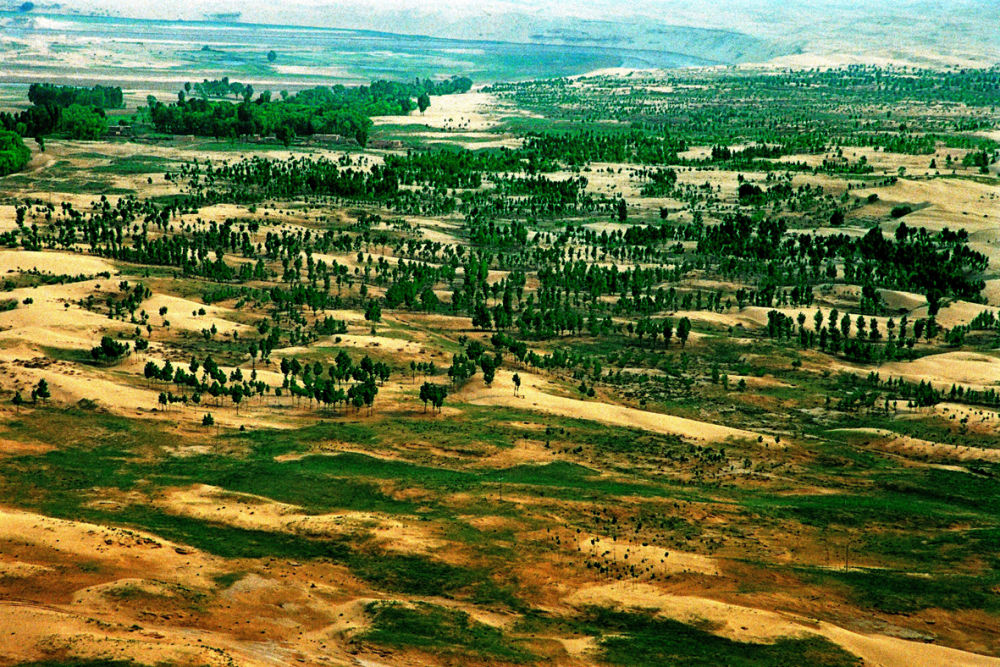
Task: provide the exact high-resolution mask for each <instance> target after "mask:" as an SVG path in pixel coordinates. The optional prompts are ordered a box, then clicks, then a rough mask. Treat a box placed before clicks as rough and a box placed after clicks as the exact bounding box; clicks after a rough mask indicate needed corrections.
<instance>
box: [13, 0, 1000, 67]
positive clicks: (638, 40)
mask: <svg viewBox="0 0 1000 667" xmlns="http://www.w3.org/2000/svg"><path fill="white" fill-rule="evenodd" d="M20 4H21V3H20V2H19V1H17V2H15V1H14V0H10V1H9V2H8V4H7V7H6V8H7V9H11V10H12V9H15V8H16V7H18V6H20ZM2 6H3V5H2V4H0V7H2ZM33 11H34V12H53V13H63V12H73V13H93V14H100V15H112V16H123V17H129V18H154V19H185V20H205V19H216V20H218V19H223V20H233V21H240V22H250V23H268V24H284V25H289V24H296V25H309V26H321V27H328V28H350V29H360V30H377V31H384V32H392V33H403V34H413V35H427V36H432V37H443V38H459V39H475V40H491V41H501V42H519V43H535V44H568V45H575V46H597V47H605V48H607V47H611V48H615V47H627V48H629V49H633V50H647V51H658V52H662V51H667V52H672V53H678V54H683V55H686V56H690V57H693V58H696V59H702V60H706V61H710V62H713V63H721V64H734V63H748V62H766V61H772V60H775V59H778V62H789V63H792V62H797V63H799V64H810V63H816V64H822V63H826V62H830V63H841V62H856V61H864V62H885V61H896V62H904V63H913V64H935V65H942V64H962V65H966V64H978V65H984V64H986V65H988V64H993V63H996V62H1000V1H998V0H949V1H948V2H934V1H930V0H899V1H891V2H879V3H875V2H870V1H867V0H808V1H806V0H791V1H789V2H781V3H774V2H769V1H767V0H741V1H739V2H730V3H718V2H707V1H706V0H695V1H694V2H681V1H679V0H637V1H636V2H630V3H627V4H623V3H620V2H615V1H612V0H591V1H587V2H580V1H577V2H569V3H543V2H539V1H538V0H503V1H495V0H487V1H485V2H479V1H476V0H445V1H444V2H436V3H426V2H421V1H420V0H401V1H396V2H385V1H384V0H290V1H289V2H281V3H260V2H251V3H246V2H238V1H236V0H228V1H226V2H209V1H208V0H194V1H193V2H192V1H188V0H162V1H160V0H158V1H156V2H153V1H152V0H139V1H138V2H132V3H128V4H124V3H121V2H119V1H118V0H70V1H69V2H66V3H62V4H45V3H37V4H36V6H35V8H34V10H33ZM638 65H641V63H638Z"/></svg>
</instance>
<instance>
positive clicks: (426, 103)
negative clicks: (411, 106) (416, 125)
mask: <svg viewBox="0 0 1000 667" xmlns="http://www.w3.org/2000/svg"><path fill="white" fill-rule="evenodd" d="M430 106H431V96H430V95H428V94H427V93H420V96H419V97H418V98H417V108H418V109H420V113H423V112H425V111H427V109H428V108H429V107H430Z"/></svg>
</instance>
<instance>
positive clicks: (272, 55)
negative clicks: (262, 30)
mask: <svg viewBox="0 0 1000 667" xmlns="http://www.w3.org/2000/svg"><path fill="white" fill-rule="evenodd" d="M277 59H278V54H277V53H275V52H274V49H271V50H270V51H268V52H267V62H269V63H273V62H274V61H275V60H277Z"/></svg>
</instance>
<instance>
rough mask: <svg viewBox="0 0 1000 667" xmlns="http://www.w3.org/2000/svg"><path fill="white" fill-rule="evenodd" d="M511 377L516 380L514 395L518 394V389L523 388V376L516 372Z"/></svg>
mask: <svg viewBox="0 0 1000 667" xmlns="http://www.w3.org/2000/svg"><path fill="white" fill-rule="evenodd" d="M511 379H512V380H513V381H514V395H515V396H517V392H518V390H520V389H521V376H520V375H518V374H517V373H514V377H513V378H511Z"/></svg>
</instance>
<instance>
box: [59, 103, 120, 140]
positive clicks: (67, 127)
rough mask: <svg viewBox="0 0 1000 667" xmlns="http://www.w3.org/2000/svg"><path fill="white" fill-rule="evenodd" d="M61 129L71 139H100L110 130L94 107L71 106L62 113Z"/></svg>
mask: <svg viewBox="0 0 1000 667" xmlns="http://www.w3.org/2000/svg"><path fill="white" fill-rule="evenodd" d="M59 127H60V129H61V130H62V131H63V132H65V133H66V134H68V135H69V137H70V138H71V139H88V140H94V139H100V138H101V137H103V136H104V135H105V133H106V132H107V130H108V126H107V123H106V122H105V120H104V117H103V116H102V115H101V114H99V113H98V112H97V111H95V110H94V109H93V108H92V107H85V106H83V105H81V104H71V105H70V106H68V107H66V109H65V110H64V111H63V112H62V118H61V120H60V121H59Z"/></svg>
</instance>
